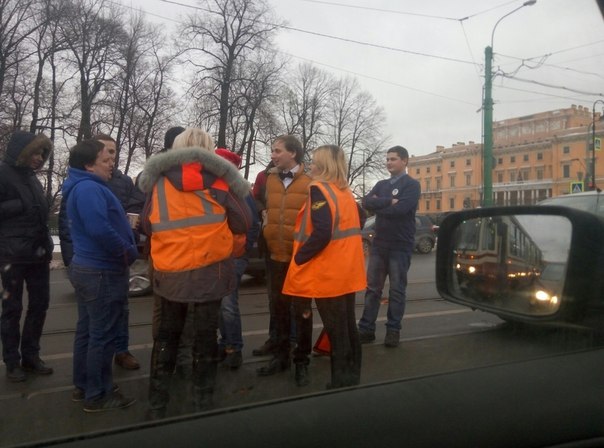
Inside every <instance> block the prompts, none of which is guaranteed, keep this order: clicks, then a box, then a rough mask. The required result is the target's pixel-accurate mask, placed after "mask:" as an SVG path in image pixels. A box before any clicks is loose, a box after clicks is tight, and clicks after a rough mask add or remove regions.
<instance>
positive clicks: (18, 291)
mask: <svg viewBox="0 0 604 448" xmlns="http://www.w3.org/2000/svg"><path fill="white" fill-rule="evenodd" d="M49 283H50V268H49V264H48V263H31V264H25V263H24V264H18V263H15V264H12V265H10V266H9V267H8V268H7V269H3V270H2V287H3V289H4V291H3V292H2V296H3V297H2V299H3V300H2V317H1V318H0V327H1V334H2V358H3V360H4V363H5V364H6V365H7V366H9V367H15V366H18V365H19V363H20V362H21V361H25V362H29V363H32V362H34V361H35V360H36V358H37V357H38V356H39V355H40V337H41V336H42V328H43V327H44V322H45V321H46V311H47V310H48V303H49V300H50V286H49ZM23 284H25V285H27V295H28V306H27V313H26V315H25V322H24V323H23V332H21V331H20V325H21V314H22V313H23ZM19 346H20V348H21V352H19Z"/></svg>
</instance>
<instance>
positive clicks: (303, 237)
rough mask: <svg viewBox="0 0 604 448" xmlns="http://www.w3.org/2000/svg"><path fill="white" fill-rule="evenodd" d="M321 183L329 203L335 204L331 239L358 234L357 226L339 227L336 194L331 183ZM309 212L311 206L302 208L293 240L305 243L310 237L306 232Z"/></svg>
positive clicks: (359, 230) (359, 231)
mask: <svg viewBox="0 0 604 448" xmlns="http://www.w3.org/2000/svg"><path fill="white" fill-rule="evenodd" d="M321 185H322V186H323V187H324V188H325V189H326V190H327V194H329V198H330V199H331V203H332V204H334V205H335V210H334V212H333V213H332V217H333V220H334V222H333V229H332V235H331V239H332V240H340V239H342V238H348V237H351V236H354V235H360V233H361V229H359V228H352V229H346V230H341V229H340V213H339V210H338V201H337V198H336V195H335V193H334V191H333V189H332V188H331V185H329V184H328V183H327V182H321ZM310 213H311V207H306V209H305V210H304V214H303V215H302V223H301V224H300V230H299V231H298V232H295V233H294V240H295V241H298V242H300V243H305V242H306V241H307V240H308V238H310V234H307V232H306V227H307V223H308V222H310Z"/></svg>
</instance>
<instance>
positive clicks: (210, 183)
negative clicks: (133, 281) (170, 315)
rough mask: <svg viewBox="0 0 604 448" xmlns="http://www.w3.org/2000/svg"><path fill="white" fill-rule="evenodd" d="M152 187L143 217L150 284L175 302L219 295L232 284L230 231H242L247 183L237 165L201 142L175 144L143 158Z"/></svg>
mask: <svg viewBox="0 0 604 448" xmlns="http://www.w3.org/2000/svg"><path fill="white" fill-rule="evenodd" d="M140 186H141V189H142V190H143V191H145V192H151V193H152V194H151V199H150V201H149V202H148V204H147V206H146V207H145V211H144V213H143V220H144V221H146V224H147V233H150V235H151V258H152V260H153V267H154V279H153V283H154V285H153V286H154V290H155V292H156V293H157V294H159V295H160V296H162V297H165V298H166V299H168V300H173V301H176V302H207V301H213V300H220V299H221V298H222V297H224V296H225V295H227V294H229V293H230V292H231V291H232V290H233V289H234V288H235V286H236V284H235V275H234V271H233V260H232V250H233V233H237V234H243V233H246V232H247V230H248V228H249V226H250V223H251V212H250V210H249V207H248V206H247V205H246V204H245V201H244V199H243V198H245V196H246V195H247V194H248V193H249V185H248V184H247V182H246V181H245V180H244V179H243V178H242V177H241V175H240V174H239V172H238V170H237V168H235V167H234V166H233V165H232V164H231V163H229V162H228V161H226V160H224V159H223V158H221V157H220V156H218V155H216V154H214V153H212V152H210V151H207V150H205V149H203V148H179V149H172V150H171V151H168V152H165V153H161V154H158V155H156V156H154V157H152V158H151V159H149V161H148V162H147V164H146V165H145V169H144V171H143V173H142V174H141V177H140Z"/></svg>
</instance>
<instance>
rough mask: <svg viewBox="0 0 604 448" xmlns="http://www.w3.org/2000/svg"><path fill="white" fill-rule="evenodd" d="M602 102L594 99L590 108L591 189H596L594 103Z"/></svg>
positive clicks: (603, 102)
mask: <svg viewBox="0 0 604 448" xmlns="http://www.w3.org/2000/svg"><path fill="white" fill-rule="evenodd" d="M598 103H602V104H604V100H596V101H594V105H593V108H592V111H591V113H592V115H591V117H592V118H591V119H592V123H591V190H596V189H597V188H598V187H597V186H596V104H598Z"/></svg>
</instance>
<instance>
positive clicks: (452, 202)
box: [449, 198, 455, 210]
mask: <svg viewBox="0 0 604 448" xmlns="http://www.w3.org/2000/svg"><path fill="white" fill-rule="evenodd" d="M449 209H451V210H455V198H450V199H449Z"/></svg>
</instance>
